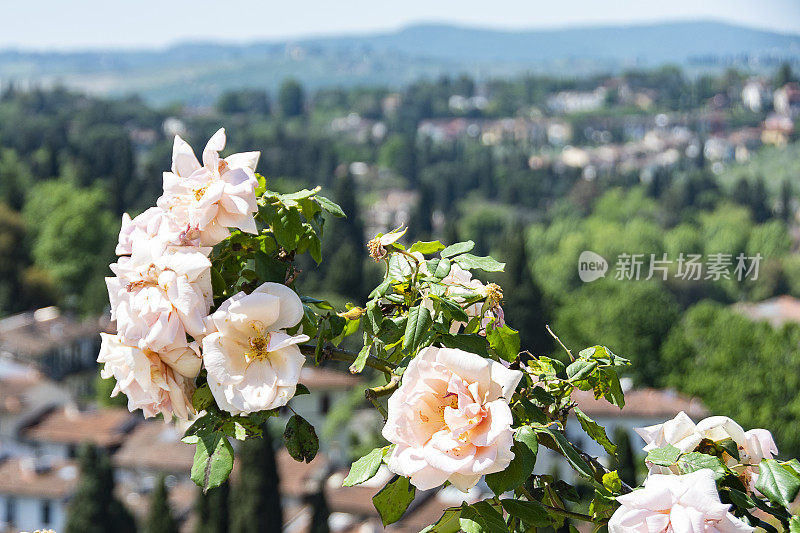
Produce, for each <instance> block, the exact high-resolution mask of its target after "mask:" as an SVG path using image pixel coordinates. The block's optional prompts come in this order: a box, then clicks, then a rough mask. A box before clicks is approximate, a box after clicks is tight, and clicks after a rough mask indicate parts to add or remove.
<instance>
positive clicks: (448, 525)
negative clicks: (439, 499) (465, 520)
mask: <svg viewBox="0 0 800 533" xmlns="http://www.w3.org/2000/svg"><path fill="white" fill-rule="evenodd" d="M460 517H461V507H454V508H450V509H447V510H446V511H445V512H444V514H442V516H441V517H440V518H439V520H437V521H436V523H435V524H431V525H430V526H428V527H426V528H425V529H423V530H422V531H420V533H458V532H459V531H461V524H460V523H459V518H460Z"/></svg>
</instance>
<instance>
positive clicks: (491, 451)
mask: <svg viewBox="0 0 800 533" xmlns="http://www.w3.org/2000/svg"><path fill="white" fill-rule="evenodd" d="M521 378H522V372H520V371H518V370H509V369H507V368H506V367H504V366H503V365H501V364H499V363H496V362H494V361H491V360H488V359H484V358H483V357H481V356H479V355H477V354H474V353H469V352H465V351H463V350H457V349H451V348H435V347H427V348H424V349H423V350H421V351H420V352H419V354H418V355H417V357H416V358H414V360H412V361H411V363H410V364H409V365H408V368H407V369H406V371H405V372H404V373H403V383H402V385H401V386H400V388H399V389H398V390H397V391H396V392H395V393H394V394H393V395H392V396H391V397H390V398H389V413H388V415H389V416H388V419H387V421H386V425H385V426H384V428H383V436H384V437H385V438H386V439H387V440H389V441H390V442H392V443H394V444H396V446H395V448H394V451H393V452H392V455H391V456H390V458H389V462H388V466H389V470H391V471H392V472H394V473H396V474H399V475H401V476H408V477H410V478H411V483H412V484H413V485H415V486H416V487H417V488H419V489H421V490H427V489H432V488H434V487H437V486H439V485H441V484H442V483H444V482H445V481H449V482H450V483H452V484H453V485H454V486H455V487H457V488H459V489H460V490H462V491H466V490H468V489H469V488H471V487H473V486H475V484H476V483H477V482H478V480H479V479H480V478H481V476H483V475H484V474H491V473H493V472H499V471H501V470H503V469H505V468H506V467H507V466H508V464H509V463H510V461H511V459H512V458H513V457H514V454H513V453H512V452H511V445H512V442H513V431H512V429H511V423H512V421H513V419H512V416H511V409H510V408H509V406H508V402H509V400H510V398H511V395H512V393H513V392H514V389H515V388H516V386H517V384H518V383H519V380H520V379H521Z"/></svg>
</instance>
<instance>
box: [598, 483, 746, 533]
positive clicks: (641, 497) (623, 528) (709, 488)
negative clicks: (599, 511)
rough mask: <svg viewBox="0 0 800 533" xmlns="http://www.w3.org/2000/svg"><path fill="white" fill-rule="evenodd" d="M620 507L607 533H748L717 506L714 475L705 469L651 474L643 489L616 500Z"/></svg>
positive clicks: (720, 506) (730, 515)
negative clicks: (683, 473)
mask: <svg viewBox="0 0 800 533" xmlns="http://www.w3.org/2000/svg"><path fill="white" fill-rule="evenodd" d="M617 501H619V503H620V504H622V505H621V506H620V507H619V508H618V509H617V510H616V511H614V514H613V515H612V516H611V520H609V522H608V531H609V533H640V532H659V533H750V532H752V531H754V530H755V528H753V527H750V526H748V525H747V524H746V523H744V522H742V521H741V520H739V519H738V518H736V517H735V516H733V515H732V514H731V513H729V512H728V510H729V509H730V505H726V504H724V503H722V502H720V499H719V494H718V493H717V486H716V484H715V483H714V475H713V473H712V472H711V470H708V469H704V470H698V471H697V472H692V473H691V474H685V475H682V476H671V475H661V474H653V475H651V476H650V477H648V478H647V481H645V483H644V487H643V488H641V489H639V490H635V491H633V492H631V493H629V494H625V495H623V496H619V497H618V498H617Z"/></svg>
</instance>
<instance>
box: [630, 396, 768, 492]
mask: <svg viewBox="0 0 800 533" xmlns="http://www.w3.org/2000/svg"><path fill="white" fill-rule="evenodd" d="M634 431H636V432H637V433H638V434H639V435H640V436H641V437H642V439H644V441H645V443H646V446H645V447H644V451H646V452H649V451H650V450H654V449H656V448H661V447H662V446H666V445H667V444H671V445H672V446H675V447H676V448H678V449H679V450H680V451H681V452H684V453H687V452H691V451H694V449H695V448H696V447H697V445H698V444H700V441H702V440H703V439H709V440H712V441H715V442H716V441H721V440H725V439H732V440H733V442H735V443H736V446H737V448H738V451H739V461H737V460H736V459H734V458H729V459H728V461H727V464H728V466H729V467H731V468H733V469H734V471H736V472H737V473H739V474H742V475H744V476H745V479H746V480H747V481H748V482H749V485H750V489H751V490H754V487H755V482H756V480H757V479H758V472H759V467H758V463H760V462H761V460H762V459H771V458H773V457H775V456H776V455H777V454H778V448H777V446H775V441H774V440H773V439H772V434H771V433H770V432H769V431H767V430H766V429H751V430H750V431H747V432H745V431H744V429H742V426H740V425H739V424H737V423H736V422H735V421H734V420H731V419H730V418H728V417H727V416H711V417H708V418H706V419H704V420H701V421H700V422H699V423H697V424H695V423H694V422H692V419H691V418H689V417H688V416H687V415H686V413H684V412H683V411H681V412H680V413H678V415H677V416H676V417H675V418H674V419H672V420H668V421H667V422H664V423H663V424H657V425H654V426H648V427H643V428H634ZM738 465H745V466H738ZM648 467H649V468H650V472H651V473H660V474H669V473H677V472H678V470H677V467H672V468H670V467H661V466H658V465H652V464H649V465H648Z"/></svg>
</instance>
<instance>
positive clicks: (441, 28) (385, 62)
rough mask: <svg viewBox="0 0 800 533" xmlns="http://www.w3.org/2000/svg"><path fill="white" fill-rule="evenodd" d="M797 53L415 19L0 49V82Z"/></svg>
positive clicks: (642, 30)
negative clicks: (234, 36) (228, 40)
mask: <svg viewBox="0 0 800 533" xmlns="http://www.w3.org/2000/svg"><path fill="white" fill-rule="evenodd" d="M798 57H800V36H798V35H786V34H780V33H774V32H768V31H762V30H755V29H750V28H745V27H742V26H734V25H730V24H724V23H719V22H675V23H666V24H651V25H638V26H625V27H613V26H598V27H584V28H568V29H558V30H536V31H501V30H487V29H479V28H465V27H457V26H448V25H435V24H419V25H414V26H409V27H406V28H403V29H400V30H398V31H394V32H388V33H376V34H371V35H360V36H339V37H336V36H334V37H326V38H309V39H298V40H293V41H282V42H265V43H254V44H249V45H227V44H214V43H183V44H178V45H175V46H172V47H169V48H167V49H164V50H157V51H141V50H139V51H137V50H130V51H102V50H98V51H80V52H61V53H54V52H20V51H14V50H7V51H0V82H2V81H8V80H15V81H22V82H26V83H37V84H40V83H45V84H64V85H67V86H69V87H74V88H77V89H80V90H83V91H88V92H91V93H96V94H113V95H120V94H128V93H137V94H141V95H142V96H144V97H145V98H146V99H148V100H149V101H151V102H154V103H165V102H170V101H184V102H188V103H192V104H205V103H208V102H210V101H212V100H213V99H214V98H215V97H216V96H217V95H219V93H220V92H222V91H223V90H225V89H226V88H231V87H264V88H266V89H270V90H272V89H274V88H275V87H276V86H277V85H278V84H279V83H280V81H282V80H283V79H284V78H286V77H289V76H293V77H297V78H298V79H300V80H301V81H302V82H303V83H304V84H306V85H307V86H309V87H312V88H314V87H322V86H338V85H342V86H354V85H368V84H382V85H390V86H398V85H401V84H403V83H407V82H409V81H412V80H415V79H418V78H421V77H435V76H439V75H442V74H453V73H458V72H465V71H466V72H469V73H471V74H473V75H475V76H478V77H487V76H498V75H510V74H517V73H521V72H529V71H536V72H562V73H563V72H571V73H588V72H597V71H613V70H619V69H621V68H630V67H645V66H652V65H658V64H663V63H679V64H684V65H689V66H692V65H694V66H696V67H697V66H700V67H702V68H714V67H721V66H723V67H724V66H730V65H732V64H748V65H752V64H753V63H754V61H753V60H754V59H755V60H756V61H755V63H758V64H761V65H764V66H770V67H772V66H774V65H775V64H776V63H777V62H778V61H779V60H784V59H791V60H794V61H796V60H797V58H798Z"/></svg>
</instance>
